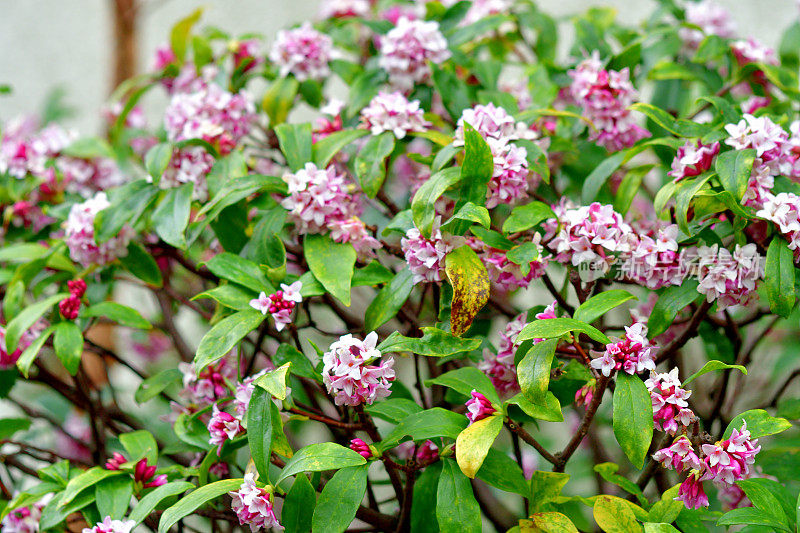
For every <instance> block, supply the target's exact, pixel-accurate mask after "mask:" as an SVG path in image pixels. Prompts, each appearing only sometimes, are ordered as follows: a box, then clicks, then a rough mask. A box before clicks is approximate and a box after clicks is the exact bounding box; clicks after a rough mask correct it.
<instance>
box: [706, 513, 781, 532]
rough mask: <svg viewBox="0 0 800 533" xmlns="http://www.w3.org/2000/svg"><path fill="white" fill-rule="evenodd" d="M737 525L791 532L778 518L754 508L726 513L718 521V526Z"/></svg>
mask: <svg viewBox="0 0 800 533" xmlns="http://www.w3.org/2000/svg"><path fill="white" fill-rule="evenodd" d="M738 524H749V525H753V526H765V527H771V528H774V529H773V530H777V531H788V532H791V529H789V528H788V527H787V526H786V524H785V523H784V522H783V521H782V520H780V519H779V518H778V517H775V516H772V515H769V514H767V513H765V512H764V511H762V510H760V509H756V508H755V507H742V508H740V509H733V510H732V511H728V512H727V513H725V514H724V515H722V517H720V519H719V520H717V525H718V526H734V525H738Z"/></svg>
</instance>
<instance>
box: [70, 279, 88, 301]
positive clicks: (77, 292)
mask: <svg viewBox="0 0 800 533" xmlns="http://www.w3.org/2000/svg"><path fill="white" fill-rule="evenodd" d="M67 289H69V292H70V294H72V295H73V296H77V297H78V298H83V295H84V294H86V282H85V281H84V280H82V279H71V280H69V281H68V282H67Z"/></svg>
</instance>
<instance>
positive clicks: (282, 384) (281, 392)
mask: <svg viewBox="0 0 800 533" xmlns="http://www.w3.org/2000/svg"><path fill="white" fill-rule="evenodd" d="M291 366H292V363H286V364H285V365H283V366H281V367H279V368H276V369H275V370H270V371H269V372H267V373H266V374H264V375H263V376H261V377H260V378H258V379H257V380H256V381H255V384H256V385H257V386H258V387H261V388H262V389H264V390H265V391H267V392H268V393H270V394H271V395H272V396H275V397H276V398H277V399H279V400H285V399H286V376H287V375H288V373H289V367H291Z"/></svg>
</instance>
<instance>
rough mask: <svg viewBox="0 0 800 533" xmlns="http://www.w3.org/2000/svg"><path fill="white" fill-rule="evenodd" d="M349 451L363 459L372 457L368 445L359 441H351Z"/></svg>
mask: <svg viewBox="0 0 800 533" xmlns="http://www.w3.org/2000/svg"><path fill="white" fill-rule="evenodd" d="M350 449H351V450H353V451H354V452H356V453H357V454H358V455H360V456H361V457H363V458H364V459H369V458H370V457H372V450H370V449H369V444H367V443H366V442H364V441H363V440H361V439H353V440H351V441H350Z"/></svg>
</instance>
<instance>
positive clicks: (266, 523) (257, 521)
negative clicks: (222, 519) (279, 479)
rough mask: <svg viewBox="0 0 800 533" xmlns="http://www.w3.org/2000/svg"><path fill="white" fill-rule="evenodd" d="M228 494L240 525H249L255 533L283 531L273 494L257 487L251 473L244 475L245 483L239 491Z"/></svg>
mask: <svg viewBox="0 0 800 533" xmlns="http://www.w3.org/2000/svg"><path fill="white" fill-rule="evenodd" d="M228 494H229V495H230V497H231V499H232V501H231V508H232V509H233V512H235V513H236V516H237V517H238V518H239V524H240V525H245V524H247V525H248V526H250V531H252V532H253V533H256V531H259V530H261V529H269V528H274V529H279V530H282V529H283V526H281V525H280V523H279V522H278V519H277V518H276V517H275V510H274V509H273V507H272V494H271V493H270V492H268V491H267V489H263V488H259V487H258V486H256V482H255V479H254V476H253V474H252V473H251V472H247V473H246V474H245V475H244V481H243V482H242V485H241V487H239V490H237V491H235V492H229V493H228Z"/></svg>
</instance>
